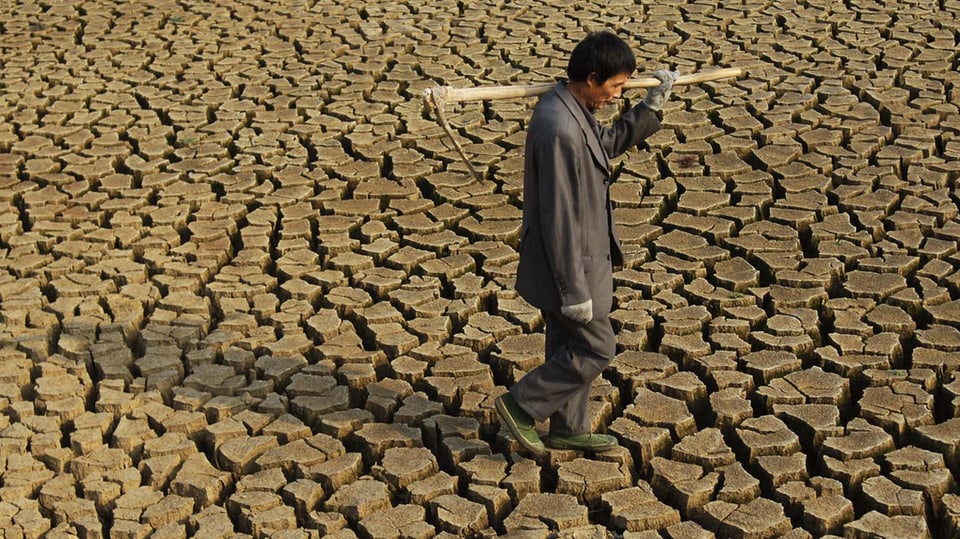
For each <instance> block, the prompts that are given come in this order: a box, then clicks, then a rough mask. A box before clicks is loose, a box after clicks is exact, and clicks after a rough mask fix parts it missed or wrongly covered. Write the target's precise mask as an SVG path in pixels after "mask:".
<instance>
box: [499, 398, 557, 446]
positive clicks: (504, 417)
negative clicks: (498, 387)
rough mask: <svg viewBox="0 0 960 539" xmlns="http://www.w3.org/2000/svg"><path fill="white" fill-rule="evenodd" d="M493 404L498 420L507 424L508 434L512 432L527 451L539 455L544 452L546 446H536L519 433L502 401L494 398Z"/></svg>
mask: <svg viewBox="0 0 960 539" xmlns="http://www.w3.org/2000/svg"><path fill="white" fill-rule="evenodd" d="M493 404H494V406H495V407H496V409H497V415H498V416H500V422H501V423H503V424H504V425H506V426H507V429H508V430H509V431H510V434H513V437H514V438H516V439H517V441H518V442H520V445H522V446H523V447H524V449H526V450H527V451H529V452H531V453H533V454H534V455H536V456H538V457H539V456H541V455H543V454H544V453H546V448H543V447H537V446H535V445H533V444H531V443H530V442H528V441H527V439H526V438H524V437H523V436H521V435H520V428H519V427H518V426H517V423H516V422H515V421H514V420H513V417H512V416H511V415H510V414H509V413H508V412H507V410H506V406H504V404H503V401H502V400H500V399H496V400H495V401H494V402H493Z"/></svg>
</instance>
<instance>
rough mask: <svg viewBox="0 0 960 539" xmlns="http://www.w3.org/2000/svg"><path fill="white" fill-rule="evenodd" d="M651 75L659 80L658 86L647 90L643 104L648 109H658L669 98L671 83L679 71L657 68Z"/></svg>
mask: <svg viewBox="0 0 960 539" xmlns="http://www.w3.org/2000/svg"><path fill="white" fill-rule="evenodd" d="M653 76H654V77H656V78H657V79H659V80H660V86H656V87H653V88H650V89H649V90H647V95H645V96H644V97H643V104H644V105H646V106H647V108H648V109H650V110H660V109H661V108H663V104H664V103H666V102H667V100H668V99H670V93H671V92H672V91H673V83H674V81H676V80H677V78H678V77H679V76H680V72H678V71H667V70H666V69H658V70H656V71H654V72H653Z"/></svg>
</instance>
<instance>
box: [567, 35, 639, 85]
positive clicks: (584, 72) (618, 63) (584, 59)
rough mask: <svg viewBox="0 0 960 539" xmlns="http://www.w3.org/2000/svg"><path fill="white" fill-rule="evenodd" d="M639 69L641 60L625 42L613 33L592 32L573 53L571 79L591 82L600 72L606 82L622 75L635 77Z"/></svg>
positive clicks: (569, 65) (569, 75)
mask: <svg viewBox="0 0 960 539" xmlns="http://www.w3.org/2000/svg"><path fill="white" fill-rule="evenodd" d="M636 68H637V59H636V57H635V56H634V55H633V51H632V50H630V46H629V45H627V43H626V42H625V41H623V40H622V39H620V38H619V37H617V36H616V34H614V33H612V32H609V31H606V30H604V31H601V32H592V33H590V34H589V35H587V37H585V38H584V39H583V41H581V42H580V43H579V44H577V46H576V48H574V49H573V52H572V53H571V54H570V62H569V63H568V64H567V77H568V78H569V79H570V80H572V81H577V82H582V81H585V80H587V77H589V76H590V73H596V74H597V79H598V81H599V82H600V83H603V82H604V81H606V80H607V79H609V78H610V77H612V76H614V75H617V74H619V73H626V74H627V75H631V74H632V73H633V71H634V70H635V69H636Z"/></svg>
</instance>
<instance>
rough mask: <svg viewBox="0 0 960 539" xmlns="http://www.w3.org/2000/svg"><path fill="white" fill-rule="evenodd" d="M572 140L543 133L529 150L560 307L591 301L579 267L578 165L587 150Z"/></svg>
mask: <svg viewBox="0 0 960 539" xmlns="http://www.w3.org/2000/svg"><path fill="white" fill-rule="evenodd" d="M578 132H579V131H578ZM574 138H575V137H573V136H572V135H570V134H568V133H566V132H563V131H561V132H559V133H558V132H554V133H550V134H544V136H542V137H538V140H537V141H536V142H535V144H534V148H532V150H533V151H534V152H536V154H535V159H534V162H535V163H536V166H537V171H536V174H537V184H538V194H539V198H540V224H541V229H542V233H543V245H544V251H545V253H546V257H547V263H548V265H549V267H550V270H551V272H552V274H553V279H554V284H556V287H557V291H558V292H559V293H560V304H561V305H576V304H578V303H583V302H585V301H587V300H588V299H592V298H591V297H590V287H589V284H588V283H587V278H586V275H585V273H584V266H583V256H582V253H583V246H582V241H583V240H582V233H583V230H582V226H581V209H582V208H581V204H580V198H581V197H580V193H581V185H580V183H581V182H582V181H583V180H582V178H581V177H580V176H581V175H580V173H579V168H580V167H579V165H578V162H579V160H580V159H582V158H583V154H584V152H586V151H587V148H586V147H585V145H584V144H583V141H582V140H579V141H575V140H574ZM530 150H531V149H528V151H530Z"/></svg>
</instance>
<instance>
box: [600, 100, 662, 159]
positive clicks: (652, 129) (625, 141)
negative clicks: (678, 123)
mask: <svg viewBox="0 0 960 539" xmlns="http://www.w3.org/2000/svg"><path fill="white" fill-rule="evenodd" d="M659 129H660V119H659V118H657V113H656V112H654V111H652V110H650V109H649V108H647V106H646V105H644V104H643V103H640V104H639V105H637V106H635V107H633V108H632V109H630V110H628V111H627V112H625V113H624V114H623V115H622V116H620V119H619V120H617V121H616V122H614V124H613V125H611V126H610V127H603V126H600V144H601V145H602V146H603V149H604V150H606V151H607V155H609V156H610V157H616V156H618V155H620V154H622V153H623V152H625V151H627V150H629V149H630V148H632V147H634V146H636V145H637V144H640V143H641V142H643V141H644V139H646V138H647V137H649V136H650V135H652V134H654V133H656V132H657V131H658V130H659Z"/></svg>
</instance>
